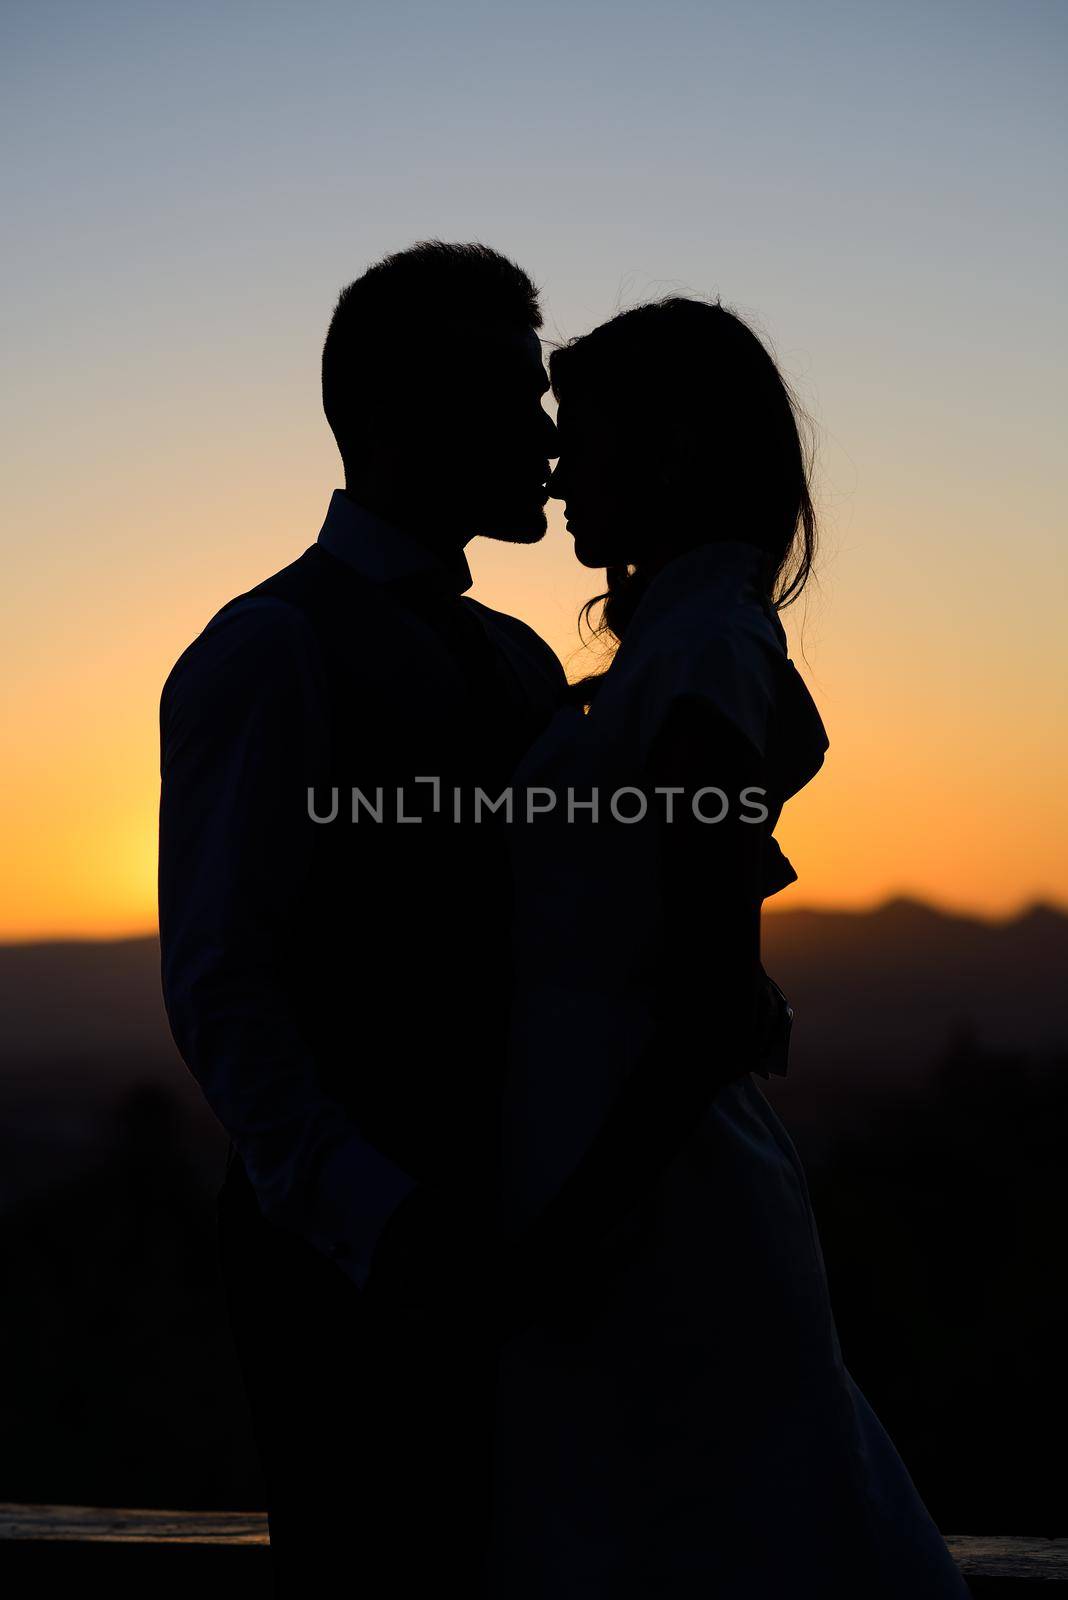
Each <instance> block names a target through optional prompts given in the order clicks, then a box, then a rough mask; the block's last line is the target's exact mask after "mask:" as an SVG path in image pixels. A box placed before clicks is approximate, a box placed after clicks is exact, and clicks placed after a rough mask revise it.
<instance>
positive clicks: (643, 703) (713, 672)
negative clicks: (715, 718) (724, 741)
mask: <svg viewBox="0 0 1068 1600" xmlns="http://www.w3.org/2000/svg"><path fill="white" fill-rule="evenodd" d="M761 621H762V619H761ZM779 657H781V658H782V664H785V660H786V658H785V655H784V654H783V652H782V650H781V647H780V646H779V644H778V641H777V640H776V639H775V638H774V635H773V634H772V633H771V631H770V629H767V630H765V629H764V628H763V627H761V625H760V622H757V621H754V620H751V619H749V618H748V617H744V618H742V619H739V620H737V621H734V620H732V621H724V620H723V619H719V618H716V617H709V618H708V622H707V627H706V628H704V629H701V630H700V631H698V629H697V627H696V626H695V625H691V627H690V628H689V629H687V630H684V631H680V635H679V637H678V639H677V641H675V642H673V643H672V645H671V646H670V647H669V648H667V649H664V650H661V651H659V652H657V654H656V656H655V658H654V659H653V660H651V661H650V662H649V666H648V669H647V670H646V672H645V674H644V683H643V692H642V695H641V700H640V706H639V727H638V738H639V744H640V752H641V759H642V761H643V762H644V761H645V760H646V758H647V757H648V755H649V752H650V751H651V750H652V748H653V746H654V743H655V741H656V738H657V735H658V734H659V733H660V731H661V729H662V728H663V727H664V725H665V723H666V722H667V719H668V715H669V713H670V712H671V710H672V707H673V706H674V705H675V704H676V702H678V701H680V700H697V701H702V702H704V703H705V704H706V705H708V706H709V707H711V708H712V709H713V710H714V711H716V712H717V713H718V715H719V716H721V717H723V718H725V719H726V720H727V721H728V722H730V723H731V724H732V725H733V726H734V727H735V728H736V729H737V730H738V732H739V733H741V734H743V735H744V736H745V738H746V739H747V740H748V741H749V743H750V744H751V745H752V746H753V748H754V750H756V752H757V754H758V755H760V756H761V757H764V756H766V755H767V754H768V741H769V730H770V726H771V719H772V715H773V710H774V706H775V699H776V689H777V684H778V681H779V676H780V670H781V667H780V661H779V659H778V658H779Z"/></svg>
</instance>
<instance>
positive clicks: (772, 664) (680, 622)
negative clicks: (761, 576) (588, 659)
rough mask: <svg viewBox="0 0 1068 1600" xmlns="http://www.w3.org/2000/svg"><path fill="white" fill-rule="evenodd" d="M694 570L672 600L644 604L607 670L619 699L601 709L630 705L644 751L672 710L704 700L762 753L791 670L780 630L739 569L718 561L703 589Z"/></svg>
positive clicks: (654, 598)
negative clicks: (679, 702) (685, 700)
mask: <svg viewBox="0 0 1068 1600" xmlns="http://www.w3.org/2000/svg"><path fill="white" fill-rule="evenodd" d="M747 548H748V549H750V550H752V549H753V547H751V546H750V547H747ZM756 554H757V555H760V554H762V552H756ZM753 564H755V563H747V562H745V561H742V562H739V563H738V566H741V567H742V569H743V573H744V570H745V568H746V566H747V565H753ZM694 568H695V563H692V562H691V563H688V564H687V572H686V576H688V577H689V578H690V579H691V581H690V582H689V583H682V582H679V581H677V580H678V579H681V578H683V576H684V574H683V573H682V572H681V571H680V572H678V573H677V574H673V577H674V578H675V579H676V581H675V582H673V583H672V585H671V586H670V590H669V591H668V592H665V591H666V589H667V586H665V585H660V586H659V589H658V590H657V589H656V588H654V587H651V588H650V590H649V591H648V592H647V594H646V595H645V596H644V597H643V599H642V602H641V604H640V605H639V607H638V608H637V609H636V611H635V613H634V617H633V619H632V621H631V625H630V627H629V628H628V630H627V633H626V634H625V635H624V638H623V641H622V643H621V645H620V648H619V652H618V654H617V656H616V659H615V661H614V662H613V664H612V667H611V668H610V670H609V675H608V676H609V679H614V683H613V684H612V688H613V689H614V694H611V695H608V694H606V695H604V696H602V697H600V698H599V701H598V709H600V706H601V703H602V700H603V701H605V702H607V703H610V702H611V700H613V699H618V701H620V702H623V703H625V704H626V707H627V709H628V710H629V714H630V716H631V718H632V719H633V720H634V721H635V722H636V724H637V731H638V736H639V741H640V743H641V744H642V747H643V748H645V747H646V746H647V745H648V743H649V742H650V741H651V739H652V737H653V736H654V735H655V733H656V732H657V730H658V729H659V727H660V725H661V724H662V722H663V720H664V719H665V717H666V716H667V713H668V711H669V709H670V708H671V706H672V704H673V703H674V702H676V701H677V700H679V699H682V698H689V699H698V700H702V701H705V702H708V703H710V704H711V705H712V706H713V707H714V708H715V710H716V711H717V712H718V713H719V714H720V715H722V716H724V717H726V718H727V719H728V720H729V721H731V722H733V723H734V724H735V725H736V726H737V727H738V728H739V729H740V730H741V731H742V732H743V733H744V734H745V735H746V737H747V738H748V739H749V740H750V742H751V743H752V744H754V745H755V746H756V748H757V749H758V750H760V751H763V750H764V749H765V746H766V743H767V736H768V726H769V722H770V719H771V716H772V712H773V708H774V707H775V705H776V703H777V701H778V699H779V695H780V692H781V688H782V683H783V675H784V672H785V671H787V670H788V669H789V665H790V663H789V657H788V654H787V648H786V635H785V633H784V631H783V628H782V624H781V623H780V622H779V619H778V617H777V615H776V613H775V611H774V609H773V608H772V607H771V605H770V603H769V602H768V601H766V600H765V598H764V597H763V595H762V594H761V593H760V591H759V589H758V588H757V587H756V585H755V584H753V583H752V582H749V581H745V579H744V577H743V576H742V574H740V573H739V572H738V570H737V567H736V566H735V565H734V564H732V565H731V566H729V567H728V569H727V570H726V571H724V570H723V561H722V557H720V559H719V560H718V561H716V562H715V563H714V564H713V567H712V571H711V573H710V574H707V575H706V581H703V582H701V581H693V580H695V579H697V578H699V577H700V575H701V574H700V568H698V570H697V571H695V570H694ZM647 601H648V602H655V603H651V604H648V605H647V604H646V602H647ZM608 689H609V684H608V683H606V684H605V690H606V691H607V690H608Z"/></svg>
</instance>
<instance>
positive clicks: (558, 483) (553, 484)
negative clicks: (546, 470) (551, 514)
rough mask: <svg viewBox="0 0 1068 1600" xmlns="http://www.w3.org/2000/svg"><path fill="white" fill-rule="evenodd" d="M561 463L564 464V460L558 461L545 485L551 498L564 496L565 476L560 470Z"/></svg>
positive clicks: (559, 498) (560, 498) (555, 498)
mask: <svg viewBox="0 0 1068 1600" xmlns="http://www.w3.org/2000/svg"><path fill="white" fill-rule="evenodd" d="M561 465H562V462H561V461H557V463H556V466H555V467H554V468H553V470H552V471H551V472H550V474H549V481H548V483H547V484H546V485H545V488H546V490H547V492H548V495H549V498H550V499H551V500H562V499H563V498H564V494H565V490H564V487H563V478H562V476H561V471H560V469H561Z"/></svg>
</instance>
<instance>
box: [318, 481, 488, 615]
mask: <svg viewBox="0 0 1068 1600" xmlns="http://www.w3.org/2000/svg"><path fill="white" fill-rule="evenodd" d="M318 543H319V544H320V545H321V546H322V548H323V549H324V550H326V551H328V552H329V554H330V555H332V556H337V557H338V559H339V560H341V561H345V562H347V563H348V565H349V566H350V567H354V568H355V570H356V571H357V572H358V573H360V574H361V576H362V577H365V578H370V580H371V581H372V582H373V583H391V582H393V581H395V580H396V579H398V578H412V577H417V576H426V577H430V576H433V577H435V578H437V579H438V581H439V582H440V583H441V584H442V585H443V586H444V587H448V588H449V589H451V590H453V592H454V593H456V594H464V593H465V592H466V590H468V589H470V587H471V585H472V583H473V582H474V579H473V578H472V576H471V568H470V567H469V566H468V564H467V557H466V556H465V555H464V553H463V551H462V550H460V549H457V550H456V551H454V552H452V553H451V554H450V555H449V556H445V555H443V554H439V553H438V552H437V551H435V550H431V549H430V547H429V545H425V544H423V543H422V541H421V540H419V539H417V538H416V537H415V535H414V534H412V533H409V532H408V531H407V530H406V529H404V528H398V527H397V526H396V525H395V524H394V523H392V522H387V521H386V519H385V518H384V517H380V516H379V515H378V514H377V512H374V511H369V510H368V509H367V507H366V506H361V505H358V504H357V503H356V501H355V500H350V499H349V497H348V495H347V494H346V493H345V492H344V490H343V489H335V490H334V492H333V494H332V495H331V497H330V505H329V507H328V509H327V513H326V521H325V522H324V523H323V525H322V527H321V528H320V530H319V538H318Z"/></svg>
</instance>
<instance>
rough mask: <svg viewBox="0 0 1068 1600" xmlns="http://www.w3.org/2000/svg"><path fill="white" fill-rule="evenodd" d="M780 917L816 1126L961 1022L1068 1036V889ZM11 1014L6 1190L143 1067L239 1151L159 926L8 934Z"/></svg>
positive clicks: (984, 1037) (800, 1072)
mask: <svg viewBox="0 0 1068 1600" xmlns="http://www.w3.org/2000/svg"><path fill="white" fill-rule="evenodd" d="M764 928H765V933H764V946H765V949H764V961H765V965H766V966H767V968H768V971H769V972H770V973H771V974H772V976H773V977H775V978H776V979H777V981H778V982H779V983H780V984H781V985H782V987H783V988H784V989H785V990H786V993H787V994H788V995H789V997H790V999H791V1001H792V1003H793V1005H794V1008H795V1011H796V1022H795V1028H794V1041H793V1050H792V1055H791V1069H790V1076H789V1078H788V1079H787V1080H786V1081H785V1083H781V1082H779V1081H777V1080H773V1081H772V1083H771V1084H770V1085H769V1086H768V1090H767V1092H768V1093H769V1094H770V1095H772V1096H773V1097H774V1098H775V1100H776V1102H777V1103H778V1104H779V1105H780V1107H781V1109H782V1110H783V1114H784V1115H785V1116H786V1117H787V1118H788V1120H790V1121H791V1125H792V1126H796V1127H799V1129H800V1130H801V1131H802V1133H803V1132H804V1130H805V1128H806V1127H808V1126H810V1125H811V1126H812V1127H813V1129H814V1128H815V1127H816V1126H817V1125H818V1126H819V1127H820V1128H822V1129H823V1130H824V1132H826V1131H828V1129H829V1128H830V1127H831V1126H832V1125H833V1123H834V1121H835V1120H836V1119H837V1118H838V1116H840V1115H845V1116H847V1117H848V1118H850V1119H851V1120H852V1119H854V1118H855V1117H856V1115H857V1107H858V1103H860V1102H863V1101H865V1100H872V1099H874V1100H879V1099H882V1098H884V1097H885V1096H886V1095H888V1094H890V1095H899V1094H902V1093H910V1092H912V1091H914V1090H916V1089H919V1088H921V1087H922V1085H923V1083H924V1081H925V1078H926V1076H927V1074H928V1072H929V1071H930V1070H931V1069H932V1067H933V1065H934V1063H935V1062H936V1061H937V1060H938V1059H939V1058H940V1057H941V1056H942V1055H943V1054H944V1052H945V1050H946V1048H947V1046H948V1045H949V1044H950V1043H951V1042H952V1041H953V1039H954V1038H957V1037H960V1036H968V1037H971V1038H973V1039H974V1040H975V1042H976V1043H977V1044H978V1045H979V1046H981V1047H982V1048H984V1049H989V1050H1006V1049H1008V1050H1017V1051H1025V1052H1028V1051H1036V1052H1040V1053H1042V1052H1045V1053H1055V1052H1056V1051H1057V1050H1058V1049H1063V1048H1064V1046H1065V1044H1066V1042H1068V1005H1066V1001H1065V975H1066V974H1068V914H1066V913H1064V912H1062V911H1060V910H1057V909H1056V908H1054V907H1050V906H1043V905H1036V906H1034V907H1032V908H1031V909H1030V910H1028V911H1026V912H1025V913H1023V914H1022V915H1020V916H1018V917H1014V918H1012V919H1009V920H1006V921H1001V922H983V921H979V920H978V919H975V918H970V917H963V916H953V915H949V914H947V913H945V912H942V911H938V910H936V909H934V908H933V907H931V906H928V905H924V904H922V903H921V902H918V901H913V900H906V899H895V900H891V901H889V902H887V903H886V904H885V905H883V906H880V907H879V908H878V909H876V910H874V911H867V912H865V911H860V912H853V911H804V910H798V911H781V912H776V913H775V914H774V915H771V916H768V917H766V918H765V921H764ZM0 1019H2V1036H0V1037H2V1046H0V1127H5V1128H6V1129H7V1135H8V1137H7V1138H4V1140H3V1145H4V1147H6V1146H7V1144H8V1139H9V1138H10V1137H11V1136H12V1135H13V1134H16V1133H17V1135H18V1149H17V1151H12V1152H11V1160H12V1163H14V1165H13V1166H9V1168H8V1171H7V1173H6V1175H5V1177H4V1179H3V1182H2V1185H0V1203H2V1201H3V1198H4V1195H5V1194H10V1192H11V1189H12V1187H14V1189H15V1190H21V1188H22V1187H23V1183H24V1182H29V1183H30V1184H31V1186H36V1181H42V1182H43V1181H44V1180H45V1178H46V1177H47V1172H48V1169H49V1168H50V1167H51V1165H52V1164H53V1161H54V1160H55V1159H59V1157H60V1153H61V1151H60V1147H65V1148H67V1149H69V1151H70V1153H71V1155H72V1156H74V1155H75V1154H76V1152H77V1149H78V1147H79V1146H80V1145H82V1144H83V1143H85V1142H89V1143H91V1142H92V1139H93V1128H94V1126H95V1124H96V1122H97V1121H98V1119H100V1118H101V1117H104V1118H107V1117H108V1116H109V1115H110V1107H111V1105H112V1104H113V1102H114V1100H115V1098H116V1096H117V1095H119V1094H120V1093H122V1092H123V1091H124V1090H125V1089H128V1088H129V1087H131V1086H132V1085H134V1084H138V1083H145V1082H149V1083H153V1084H155V1085H157V1086H158V1087H161V1088H166V1089H168V1090H169V1091H170V1092H171V1093H172V1094H173V1095H174V1096H175V1097H176V1098H177V1100H178V1101H179V1102H180V1104H181V1105H182V1107H183V1109H184V1110H186V1111H187V1112H188V1114H189V1116H190V1117H191V1118H192V1119H193V1122H194V1124H195V1126H196V1127H197V1129H198V1130H200V1133H201V1135H202V1138H203V1141H204V1150H205V1157H204V1159H205V1160H206V1161H209V1162H210V1161H215V1160H219V1159H221V1157H220V1156H219V1154H218V1152H219V1147H220V1146H219V1140H220V1138H221V1135H219V1134H218V1133H217V1131H216V1130H215V1127H214V1124H213V1123H212V1121H211V1118H210V1113H208V1112H207V1111H206V1109H205V1108H204V1106H203V1102H202V1101H201V1099H200V1096H199V1091H198V1089H197V1087H196V1085H195V1084H194V1083H193V1080H192V1078H191V1077H190V1075H189V1073H188V1072H187V1070H186V1068H185V1066H184V1065H183V1063H182V1061H181V1060H180V1058H179V1056H178V1054H177V1052H176V1050H175V1048H174V1045H173V1043H172V1041H171V1038H170V1034H169V1032H168V1029H167V1021H166V1017H165V1015H164V1011H163V1003H162V999H161V995H160V979H159V944H158V940H157V939H156V938H154V937H150V938H140V939H122V940H114V941H99V942H98V941H76V940H74V941H62V942H49V943H40V944H22V945H3V946H0ZM46 1146H51V1147H52V1149H51V1151H49V1150H47V1149H46V1148H45V1147H46ZM4 1153H7V1152H6V1148H5V1152H4ZM35 1163H36V1165H35ZM34 1172H36V1174H37V1180H35V1178H34Z"/></svg>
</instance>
